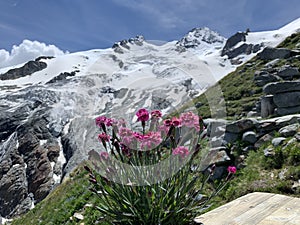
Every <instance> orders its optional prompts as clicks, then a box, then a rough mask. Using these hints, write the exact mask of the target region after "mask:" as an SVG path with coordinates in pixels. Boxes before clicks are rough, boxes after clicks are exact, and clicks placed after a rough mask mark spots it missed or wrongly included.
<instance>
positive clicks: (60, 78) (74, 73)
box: [47, 71, 78, 84]
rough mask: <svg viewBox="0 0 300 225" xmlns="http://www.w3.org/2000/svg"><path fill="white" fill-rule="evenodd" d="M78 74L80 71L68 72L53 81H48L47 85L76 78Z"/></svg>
mask: <svg viewBox="0 0 300 225" xmlns="http://www.w3.org/2000/svg"><path fill="white" fill-rule="evenodd" d="M76 72H78V71H72V72H71V73H68V72H64V73H60V74H59V75H58V76H56V77H54V78H53V79H51V80H50V81H48V82H47V84H51V83H55V82H58V81H61V80H65V79H67V77H74V76H75V75H76Z"/></svg>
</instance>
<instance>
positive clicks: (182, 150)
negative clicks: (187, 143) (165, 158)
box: [172, 146, 189, 158]
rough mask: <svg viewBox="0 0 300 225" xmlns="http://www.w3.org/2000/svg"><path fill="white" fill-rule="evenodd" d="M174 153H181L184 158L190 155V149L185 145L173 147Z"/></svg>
mask: <svg viewBox="0 0 300 225" xmlns="http://www.w3.org/2000/svg"><path fill="white" fill-rule="evenodd" d="M172 155H180V156H181V157H182V158H184V157H185V156H188V155H189V149H188V148H187V147H184V146H179V147H177V148H175V149H173V152H172Z"/></svg>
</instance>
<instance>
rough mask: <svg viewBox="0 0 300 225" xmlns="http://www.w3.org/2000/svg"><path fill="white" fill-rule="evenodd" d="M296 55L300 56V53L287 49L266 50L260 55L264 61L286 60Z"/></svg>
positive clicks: (269, 48) (268, 48)
mask: <svg viewBox="0 0 300 225" xmlns="http://www.w3.org/2000/svg"><path fill="white" fill-rule="evenodd" d="M295 55H299V52H296V51H293V50H290V49H286V48H271V47H267V48H265V49H264V50H263V51H262V52H261V53H259V54H258V56H259V58H260V59H262V60H274V59H286V58H289V57H292V56H295Z"/></svg>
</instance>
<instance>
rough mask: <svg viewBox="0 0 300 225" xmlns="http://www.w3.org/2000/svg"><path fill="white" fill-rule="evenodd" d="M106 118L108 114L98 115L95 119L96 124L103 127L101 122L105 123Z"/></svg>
mask: <svg viewBox="0 0 300 225" xmlns="http://www.w3.org/2000/svg"><path fill="white" fill-rule="evenodd" d="M106 119H107V118H106V116H99V117H97V118H96V119H95V122H96V125H97V126H98V127H101V124H105V122H106Z"/></svg>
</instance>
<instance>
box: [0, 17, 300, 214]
mask: <svg viewBox="0 0 300 225" xmlns="http://www.w3.org/2000/svg"><path fill="white" fill-rule="evenodd" d="M299 23H300V20H299V19H298V20H296V21H295V22H293V23H291V25H288V26H286V27H284V28H282V29H280V30H278V31H271V32H269V34H270V37H272V39H270V41H268V40H267V39H263V38H262V35H261V33H254V34H253V35H252V36H251V33H248V34H247V35H246V40H247V37H251V38H252V42H251V43H252V44H253V45H259V46H260V47H261V48H263V47H264V46H266V45H269V44H270V45H271V46H272V45H274V43H275V42H276V43H277V42H278V41H279V40H282V39H283V38H284V35H288V34H290V33H293V32H294V31H295V30H297V29H298V28H299V27H300V24H299ZM275 34H278V35H275ZM264 35H265V36H267V35H266V33H264ZM255 37H257V38H255ZM194 40H197V41H194ZM225 41H226V40H225V39H224V38H223V37H221V36H220V35H218V34H216V33H215V32H212V31H210V30H209V29H207V28H204V29H194V30H193V31H191V32H189V33H188V34H187V36H186V37H184V38H183V39H182V40H180V41H179V42H176V41H173V42H168V43H165V44H163V45H156V44H153V43H148V42H147V41H145V40H144V39H143V38H142V37H141V36H138V37H136V38H132V39H129V40H123V41H120V42H117V43H116V44H114V46H113V47H112V48H109V49H104V50H90V51H85V52H78V53H72V54H67V55H63V56H59V57H56V58H51V57H40V58H38V59H36V60H35V61H31V62H28V63H26V64H22V65H16V66H14V67H10V68H2V69H0V103H1V104H0V108H1V111H0V140H1V143H0V189H1V190H4V191H1V192H0V206H4V205H5V206H6V207H0V214H1V215H2V216H5V217H9V216H15V215H19V214H22V213H24V212H25V211H27V210H28V209H30V208H32V207H33V205H34V204H36V203H38V202H40V201H41V200H42V199H44V198H45V197H46V196H47V195H48V194H49V193H50V192H51V190H52V189H53V188H54V187H56V186H57V185H59V184H60V182H61V181H62V180H63V179H64V178H65V177H68V175H69V173H70V172H71V171H72V170H73V169H74V168H76V167H77V166H78V164H80V162H81V161H82V160H84V159H86V158H87V156H88V152H89V151H90V150H91V149H96V148H98V146H99V145H98V142H97V140H96V139H95V135H96V133H97V130H96V127H95V126H94V123H93V122H94V121H93V120H94V118H95V116H98V115H101V114H108V115H109V116H112V117H121V116H124V117H125V118H127V117H128V115H129V114H133V112H135V111H136V110H137V109H138V108H142V107H146V108H148V109H160V110H162V111H163V112H165V113H167V112H170V111H174V110H176V109H180V108H181V106H182V105H183V104H185V103H186V102H189V101H191V100H192V99H193V98H194V97H196V96H198V95H199V94H201V93H202V92H203V91H205V90H206V88H207V87H208V86H211V85H213V84H215V82H216V80H219V79H221V78H222V77H223V76H225V75H226V74H227V73H228V72H230V71H233V70H234V69H235V68H237V66H238V65H236V64H232V63H233V61H234V60H235V61H236V60H240V61H241V62H243V61H245V60H247V58H248V57H251V56H253V55H255V54H256V53H252V52H250V53H249V52H241V53H240V54H239V55H238V56H236V57H234V58H232V59H229V58H228V56H227V55H226V54H225V55H224V56H222V55H221V53H222V50H223V47H224V46H225V45H226V43H225ZM249 41H251V40H249ZM243 42H245V41H243V40H241V41H238V42H236V43H235V44H234V45H232V46H231V45H229V46H231V47H230V48H229V50H234V49H237V48H238V47H239V46H240V45H241V44H243ZM189 43H196V44H193V46H191V45H190V44H189ZM227 43H228V42H227ZM185 45H186V46H185ZM227 46H228V45H227ZM260 51H261V49H260V50H259V51H258V52H260ZM248 53H249V54H248ZM247 54H248V55H247ZM235 63H236V62H235ZM45 64H46V65H47V66H46V67H45ZM252 66H253V65H252ZM252 69H254V67H251V70H252ZM252 72H253V71H252ZM252 72H251V73H252ZM249 74H250V73H249ZM240 77H241V79H239V82H236V81H235V80H234V81H233V82H236V85H239V86H240V89H242V88H243V87H245V86H243V82H242V80H243V78H242V76H240ZM247 79H248V78H247ZM250 79H251V78H249V80H250ZM222 82H223V81H222ZM222 82H220V83H222ZM233 82H232V80H231V83H232V84H234V83H233ZM229 83H230V82H229ZM229 83H228V85H229ZM223 88H225V89H224V91H231V92H232V97H233V98H237V97H236V96H234V95H235V93H237V92H235V91H234V89H232V88H230V87H229V86H228V87H227V86H224V87H223ZM247 88H250V89H251V88H252V86H249V87H247ZM250 97H251V96H250ZM255 97H257V96H255ZM203 104H205V103H203ZM200 112H201V111H200ZM128 119H129V120H130V121H131V122H132V125H133V126H134V125H135V122H136V119H135V118H133V117H131V118H128ZM7 190H10V191H7ZM12 199H13V200H12Z"/></svg>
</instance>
